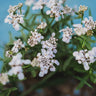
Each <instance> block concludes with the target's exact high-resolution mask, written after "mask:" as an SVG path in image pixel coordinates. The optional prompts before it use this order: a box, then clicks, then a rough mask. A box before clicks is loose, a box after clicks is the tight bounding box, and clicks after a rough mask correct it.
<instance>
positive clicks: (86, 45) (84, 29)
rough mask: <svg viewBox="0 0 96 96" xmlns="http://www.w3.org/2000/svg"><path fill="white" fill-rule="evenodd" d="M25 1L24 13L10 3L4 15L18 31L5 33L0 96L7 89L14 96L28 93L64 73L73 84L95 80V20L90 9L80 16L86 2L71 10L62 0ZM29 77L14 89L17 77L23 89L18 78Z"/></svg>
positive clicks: (20, 79)
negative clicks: (77, 21) (6, 36)
mask: <svg viewBox="0 0 96 96" xmlns="http://www.w3.org/2000/svg"><path fill="white" fill-rule="evenodd" d="M25 5H26V6H27V9H26V11H25V12H24V13H23V11H22V7H23V6H24V4H22V3H19V4H18V5H15V6H10V7H9V9H8V12H9V15H8V16H7V17H6V18H5V23H9V24H12V26H13V28H14V29H15V30H16V31H18V32H21V35H20V36H19V37H15V38H13V37H12V34H11V33H10V41H9V43H8V44H6V46H5V49H4V58H1V57H0V60H1V61H3V68H2V72H1V74H0V89H1V91H0V96H6V94H8V95H7V96H9V95H10V96H11V95H12V93H13V91H15V92H16V93H15V94H14V96H19V95H20V96H28V95H27V94H28V93H30V92H31V91H32V90H35V89H38V88H43V87H44V86H53V85H56V84H57V82H58V84H59V83H61V81H63V82H65V81H66V80H68V79H70V78H71V79H72V78H73V79H78V80H79V81H80V84H79V85H78V86H77V87H78V88H81V87H83V86H84V85H85V84H86V85H87V86H89V87H92V86H91V84H90V83H96V73H95V72H96V64H95V62H96V47H95V46H94V44H95V43H96V40H95V38H94V37H95V36H96V33H95V31H96V22H95V21H94V20H93V18H92V16H91V14H90V13H91V12H90V10H89V17H86V18H84V13H85V11H86V10H88V7H87V6H82V5H80V7H79V10H76V9H75V8H70V7H68V6H67V5H66V3H65V0H38V1H35V0H26V1H25ZM31 8H32V9H31ZM74 19H80V20H81V22H80V24H74ZM33 78H34V80H37V81H38V80H39V81H38V83H37V82H36V83H35V84H32V83H31V84H32V85H31V86H30V88H29V89H28V90H27V91H25V92H24V90H23V92H22V91H20V88H19V87H18V83H20V82H21V81H22V84H23V85H24V88H25V89H26V86H25V85H26V84H25V83H26V82H24V81H27V80H30V79H31V80H33ZM82 78H83V79H82ZM31 82H33V81H31ZM52 82H54V83H53V84H51V83H52ZM12 96H13V95H12Z"/></svg>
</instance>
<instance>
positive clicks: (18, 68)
mask: <svg viewBox="0 0 96 96" xmlns="http://www.w3.org/2000/svg"><path fill="white" fill-rule="evenodd" d="M21 58H22V54H21V53H18V54H17V55H16V56H13V58H12V60H11V61H10V62H9V65H10V66H11V69H10V70H9V71H8V75H9V76H12V75H17V76H18V79H19V80H23V79H24V74H23V69H22V66H23V65H24V64H26V65H27V64H31V61H30V60H29V59H27V60H23V59H21Z"/></svg>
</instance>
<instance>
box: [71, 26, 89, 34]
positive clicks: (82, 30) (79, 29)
mask: <svg viewBox="0 0 96 96" xmlns="http://www.w3.org/2000/svg"><path fill="white" fill-rule="evenodd" d="M73 27H75V28H74V31H75V33H76V34H77V35H78V36H81V35H85V34H86V32H87V31H88V30H87V28H85V27H83V26H82V25H81V24H74V25H73Z"/></svg>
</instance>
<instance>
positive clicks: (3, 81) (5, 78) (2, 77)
mask: <svg viewBox="0 0 96 96" xmlns="http://www.w3.org/2000/svg"><path fill="white" fill-rule="evenodd" d="M8 82H9V79H8V74H7V73H2V74H0V83H1V84H3V85H6V83H8Z"/></svg>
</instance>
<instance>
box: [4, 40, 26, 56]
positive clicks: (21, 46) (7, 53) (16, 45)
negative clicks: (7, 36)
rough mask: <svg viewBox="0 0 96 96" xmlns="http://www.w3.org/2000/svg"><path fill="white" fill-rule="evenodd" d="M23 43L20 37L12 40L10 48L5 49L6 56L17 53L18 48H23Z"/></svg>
mask: <svg viewBox="0 0 96 96" xmlns="http://www.w3.org/2000/svg"><path fill="white" fill-rule="evenodd" d="M24 47H25V45H24V44H23V43H22V41H21V40H20V39H18V40H16V41H15V42H14V46H13V47H12V49H11V50H10V51H9V50H8V51H6V54H5V55H6V57H12V56H13V53H18V52H19V50H20V49H22V48H24Z"/></svg>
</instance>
